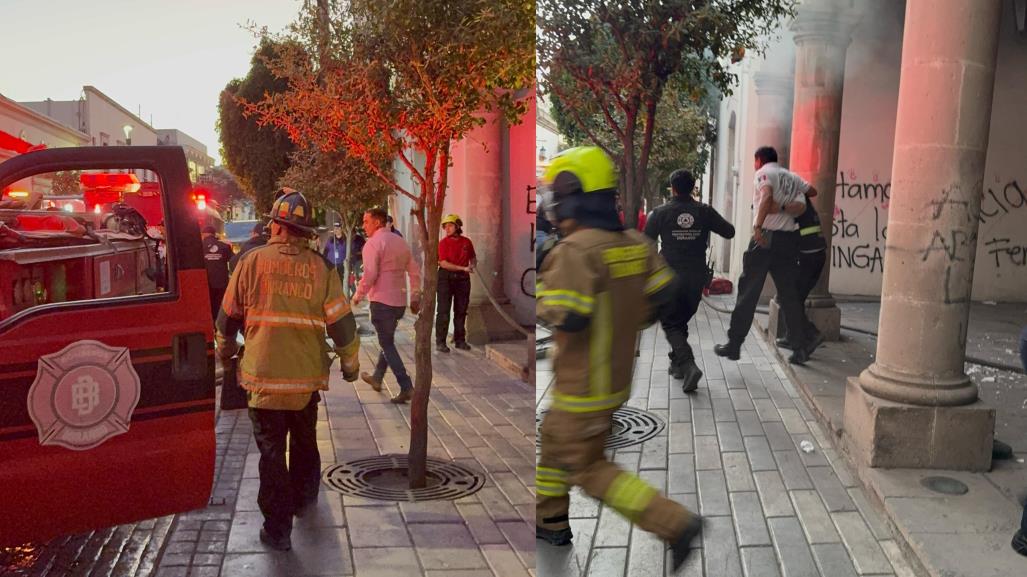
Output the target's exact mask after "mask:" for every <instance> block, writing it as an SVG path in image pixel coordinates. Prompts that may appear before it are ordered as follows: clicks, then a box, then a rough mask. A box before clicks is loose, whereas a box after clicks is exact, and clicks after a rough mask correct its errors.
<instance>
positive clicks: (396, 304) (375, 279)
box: [353, 208, 421, 404]
mask: <svg viewBox="0 0 1027 577" xmlns="http://www.w3.org/2000/svg"><path fill="white" fill-rule="evenodd" d="M386 220H387V215H386V214H385V211H384V210H382V209H380V208H372V209H370V210H368V211H367V212H365V213H364V232H366V233H367V238H368V240H367V244H365V245H364V275H363V276H362V277H361V278H360V284H359V285H358V286H357V292H356V294H354V295H353V306H356V305H357V304H359V303H360V301H362V300H364V298H365V297H366V298H367V299H368V300H369V301H371V324H372V325H374V330H375V331H376V332H377V333H378V344H379V345H380V346H381V349H382V351H381V354H379V355H378V363H377V364H376V365H375V368H374V374H368V373H361V374H360V378H361V379H363V381H364V382H365V383H367V384H369V385H371V388H372V389H374V390H376V391H381V390H382V379H384V378H385V371H386V370H387V369H392V374H393V375H395V376H396V382H397V383H399V394H397V395H396V396H395V397H393V398H392V402H393V403H397V404H399V403H405V402H407V401H409V400H410V399H411V398H412V397H413V390H414V385H413V383H412V381H411V380H410V375H408V374H407V370H406V367H404V366H403V359H402V357H400V356H399V350H397V349H396V327H397V326H398V325H399V321H400V319H402V318H403V315H404V314H405V312H406V308H407V277H409V278H410V310H411V311H412V312H413V313H414V314H417V313H418V312H419V311H420V310H421V273H420V271H419V270H418V269H417V263H415V262H414V257H413V255H412V254H410V247H409V246H407V243H406V241H404V240H403V239H402V238H400V237H399V236H396V235H394V234H392V233H390V232H389V231H388V230H387V229H386V228H385V226H386Z"/></svg>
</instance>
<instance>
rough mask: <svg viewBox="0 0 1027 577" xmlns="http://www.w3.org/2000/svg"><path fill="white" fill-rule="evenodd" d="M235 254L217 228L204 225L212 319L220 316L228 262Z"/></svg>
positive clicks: (204, 258)
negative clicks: (219, 234) (221, 238)
mask: <svg viewBox="0 0 1027 577" xmlns="http://www.w3.org/2000/svg"><path fill="white" fill-rule="evenodd" d="M233 256H235V252H234V251H232V245H230V244H228V243H226V242H222V241H220V240H218V237H217V229H215V228H214V227H213V226H205V227H203V263H204V264H205V265H206V268H207V287H208V288H209V291H210V321H211V322H214V321H215V320H217V318H218V309H220V308H221V300H222V299H223V298H224V296H225V288H226V287H227V286H228V263H229V261H230V260H231V259H232V257H233Z"/></svg>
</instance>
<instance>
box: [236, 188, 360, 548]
mask: <svg viewBox="0 0 1027 577" xmlns="http://www.w3.org/2000/svg"><path fill="white" fill-rule="evenodd" d="M269 216H270V217H271V238H270V240H268V242H267V244H266V245H264V246H262V247H259V248H255V249H253V250H251V251H249V252H247V253H246V254H244V255H242V257H240V259H239V262H238V264H237V266H236V269H235V272H234V273H233V274H232V277H231V278H230V279H229V281H228V288H227V289H226V290H225V298H224V300H223V301H222V303H221V311H220V313H219V314H218V319H217V323H216V326H217V336H216V342H217V348H218V353H219V355H220V356H221V358H223V359H227V358H231V357H232V356H234V355H235V354H236V352H237V351H238V347H237V345H236V342H235V338H236V334H237V333H238V332H239V331H240V330H242V331H243V333H244V334H245V336H246V352H245V353H244V355H243V357H242V359H241V360H240V361H239V371H238V374H239V384H240V385H241V386H242V387H243V388H244V389H246V390H247V391H248V392H249V415H250V420H251V421H253V436H254V437H255V438H256V441H257V448H258V449H259V450H260V490H259V492H258V493H257V504H258V505H259V506H260V512H261V513H263V514H264V526H263V528H262V529H261V530H260V540H261V541H263V542H264V543H265V544H266V545H268V546H269V547H271V548H272V549H277V550H281V551H287V550H289V549H290V548H291V546H292V543H291V540H290V535H291V532H292V517H293V515H301V514H302V513H303V512H304V511H305V510H306V509H307V508H308V507H309V506H310V505H312V504H313V503H314V502H316V501H317V494H318V490H319V488H320V485H321V457H320V456H319V454H318V450H317V406H318V402H319V401H320V394H319V393H318V391H322V390H327V389H328V371H329V367H330V360H329V357H328V346H327V343H326V341H325V335H326V333H327V335H328V336H330V337H331V338H332V341H333V342H334V344H335V352H336V354H337V355H338V356H339V358H340V359H341V361H342V375H343V378H344V379H346V380H347V381H350V382H353V381H355V380H356V378H357V375H358V373H359V368H360V367H359V362H358V359H357V355H358V353H359V351H360V339H359V337H358V336H357V327H356V321H355V320H354V318H353V313H352V311H351V310H350V303H349V300H348V299H347V298H346V295H345V294H343V292H342V281H341V280H340V279H339V275H338V274H337V273H336V272H335V270H334V269H333V268H332V266H331V264H330V263H329V262H328V261H327V260H325V259H324V258H323V257H321V255H319V254H317V253H316V252H314V251H312V250H310V248H309V247H308V244H307V241H308V239H309V238H310V237H311V236H312V235H313V232H314V219H313V215H312V213H311V207H310V204H309V203H308V202H307V200H306V198H304V197H303V195H302V194H300V193H299V192H296V191H292V192H287V193H285V194H284V195H282V196H280V197H279V198H278V200H276V201H275V204H274V206H273V207H272V209H271V214H270V215H269ZM287 449H288V452H289V464H288V466H286V457H285V454H286V450H287Z"/></svg>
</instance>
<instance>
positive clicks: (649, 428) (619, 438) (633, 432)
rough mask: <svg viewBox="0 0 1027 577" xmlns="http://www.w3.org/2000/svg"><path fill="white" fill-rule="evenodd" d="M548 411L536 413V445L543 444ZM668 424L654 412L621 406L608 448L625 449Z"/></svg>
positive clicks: (648, 437) (607, 444) (657, 433)
mask: <svg viewBox="0 0 1027 577" xmlns="http://www.w3.org/2000/svg"><path fill="white" fill-rule="evenodd" d="M548 412H549V411H548V410H543V411H539V412H538V413H536V414H535V445H536V446H541V444H542V419H543V418H545V416H546V413H548ZM666 426H667V425H666V423H664V422H663V419H661V418H659V417H657V416H656V415H654V414H652V413H649V412H646V411H643V410H641V409H636V408H634V407H621V408H619V409H617V410H616V411H614V413H613V423H612V424H611V426H610V436H609V437H607V438H606V448H607V449H623V448H624V447H630V446H631V445H637V444H639V443H644V442H646V441H648V440H649V439H652V438H653V437H655V436H657V435H659V434H660V433H661V432H662V431H663V429H664V427H666Z"/></svg>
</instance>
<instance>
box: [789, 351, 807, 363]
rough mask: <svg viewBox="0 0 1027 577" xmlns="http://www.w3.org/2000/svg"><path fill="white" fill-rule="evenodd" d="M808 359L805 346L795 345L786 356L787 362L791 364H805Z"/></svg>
mask: <svg viewBox="0 0 1027 577" xmlns="http://www.w3.org/2000/svg"><path fill="white" fill-rule="evenodd" d="M808 360H809V353H808V352H807V349H806V347H796V348H795V350H793V351H792V354H791V355H790V356H789V357H788V362H789V363H792V364H793V365H805V364H806V361H808Z"/></svg>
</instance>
